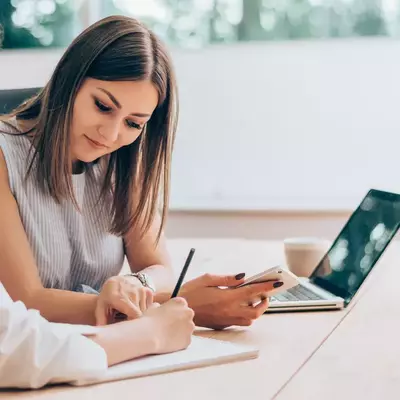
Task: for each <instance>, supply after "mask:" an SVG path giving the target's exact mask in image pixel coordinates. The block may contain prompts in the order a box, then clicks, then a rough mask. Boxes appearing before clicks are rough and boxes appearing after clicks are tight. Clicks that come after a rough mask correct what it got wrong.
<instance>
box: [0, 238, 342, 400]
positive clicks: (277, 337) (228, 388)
mask: <svg viewBox="0 0 400 400" xmlns="http://www.w3.org/2000/svg"><path fill="white" fill-rule="evenodd" d="M169 247H170V251H171V254H172V258H173V260H174V265H175V267H176V268H177V269H178V270H179V269H180V268H181V267H182V265H183V262H184V260H185V257H186V255H187V253H188V251H189V249H190V247H196V249H197V251H196V255H195V258H194V259H193V264H192V266H191V269H190V271H189V273H188V276H189V277H193V276H196V275H199V274H202V273H204V272H213V273H233V274H236V273H239V272H247V273H249V274H251V273H254V272H259V271H260V270H262V269H265V268H266V267H268V266H272V265H274V264H276V263H281V262H283V260H284V255H283V248H282V246H281V244H280V243H277V242H254V241H251V242H250V241H243V240H179V241H178V240H174V241H171V242H170V245H169ZM347 312H348V310H347V311H329V312H313V313H288V314H270V315H264V316H262V317H261V318H260V319H259V320H257V321H256V322H255V323H254V325H253V326H252V327H250V328H243V329H239V328H237V329H230V330H226V331H222V332H215V331H210V330H202V331H199V332H198V334H201V335H205V336H209V337H215V338H218V339H221V340H229V341H233V342H236V343H243V344H250V345H253V346H257V347H258V348H259V349H260V356H259V358H258V359H256V360H250V361H245V362H237V363H233V364H225V365H220V366H213V367H207V368H202V369H195V370H189V371H181V372H176V373H171V374H165V375H158V376H152V377H145V378H140V379H131V380H126V381H120V382H113V383H108V384H101V385H96V386H91V387H85V388H72V387H68V386H62V387H55V388H49V389H44V390H40V391H23V392H2V393H0V398H6V399H14V398H23V399H25V398H26V399H54V398H57V399H60V400H62V399H74V398H78V399H80V400H85V399H96V400H102V399H110V398H111V399H113V398H121V399H123V398H125V397H126V396H128V395H129V396H132V397H133V396H140V397H142V396H143V397H144V398H146V399H163V400H170V399H171V400H183V399H187V398H190V399H191V400H197V399H199V400H200V399H201V400H203V399H215V398H221V399H227V398H232V399H243V398H244V396H246V397H245V398H248V399H250V398H260V396H261V398H262V399H271V398H274V396H275V394H276V393H278V392H279V391H280V389H281V388H282V387H284V385H285V384H286V383H287V382H288V381H290V379H291V378H292V376H294V375H296V373H297V371H298V370H300V369H301V367H302V366H303V364H304V363H305V362H306V361H307V360H308V359H309V358H310V357H311V355H312V354H313V353H314V351H315V350H316V349H317V348H318V347H319V346H320V344H321V343H322V342H323V341H324V340H325V338H327V337H328V336H329V335H330V333H331V332H332V331H333V330H334V329H335V327H336V326H337V325H338V324H339V322H340V321H341V320H342V319H343V317H344V316H345V315H346V313H347ZM307 377H308V375H307V376H306V377H305V379H308V378H307ZM309 380H311V379H309ZM293 384H295V382H294V381H293ZM298 385H300V383H298ZM287 389H288V390H290V386H289V387H288V388H287ZM287 393H288V394H287V395H286V396H287V397H286V398H293V399H298V398H299V397H298V394H297V392H296V390H294V391H291V392H287ZM283 395H284V394H283V393H282V396H283ZM291 396H292V397H291ZM303 398H305V397H303ZM307 398H308V396H307Z"/></svg>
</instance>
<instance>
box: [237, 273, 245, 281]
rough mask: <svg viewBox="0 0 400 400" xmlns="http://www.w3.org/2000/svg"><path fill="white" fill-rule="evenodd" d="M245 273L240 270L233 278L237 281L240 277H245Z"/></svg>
mask: <svg viewBox="0 0 400 400" xmlns="http://www.w3.org/2000/svg"><path fill="white" fill-rule="evenodd" d="M245 275H246V274H245V273H244V272H242V273H241V274H237V275H236V276H235V279H236V280H237V281H240V280H241V279H243V278H244V277H245Z"/></svg>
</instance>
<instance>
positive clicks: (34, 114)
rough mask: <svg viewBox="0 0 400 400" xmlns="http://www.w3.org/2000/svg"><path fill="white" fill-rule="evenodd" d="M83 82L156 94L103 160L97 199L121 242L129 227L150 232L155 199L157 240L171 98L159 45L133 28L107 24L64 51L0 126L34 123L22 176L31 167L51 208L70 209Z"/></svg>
mask: <svg viewBox="0 0 400 400" xmlns="http://www.w3.org/2000/svg"><path fill="white" fill-rule="evenodd" d="M87 77H90V78H94V79H99V80H104V81H124V80H125V81H128V80H133V81H138V80H150V81H151V82H152V83H153V84H154V85H155V87H156V88H157V90H158V94H159V102H158V106H157V107H156V109H155V110H154V112H153V115H152V117H151V118H150V120H149V121H148V123H147V124H146V127H145V129H144V130H143V132H142V134H141V135H140V137H139V138H138V139H137V140H136V141H135V142H133V143H132V144H131V145H129V146H125V147H121V148H120V149H118V150H117V151H115V152H114V153H112V154H110V155H109V156H108V165H107V169H106V173H105V177H104V182H103V188H102V195H107V194H109V193H111V194H112V197H111V198H112V205H111V210H112V226H111V228H110V232H111V233H114V234H116V235H124V234H126V233H127V232H128V231H129V230H130V229H131V227H132V226H133V225H134V224H140V232H141V233H142V234H144V233H145V232H146V231H147V230H148V229H149V228H150V226H151V224H152V222H153V221H154V218H155V215H156V213H157V212H158V205H159V204H158V200H159V195H160V194H162V196H161V199H162V215H161V226H160V230H159V232H158V238H157V239H159V237H160V235H161V232H162V229H163V227H164V225H165V220H166V215H167V210H168V201H169V188H170V166H171V156H172V148H173V142H174V138H175V131H176V125H177V118H178V97H177V88H176V81H175V75H174V71H173V67H172V63H171V60H170V58H169V55H168V54H167V51H166V49H165V47H164V45H163V44H162V43H161V42H160V40H159V39H158V38H157V37H156V36H155V35H154V33H152V32H151V31H150V30H149V29H147V28H146V27H145V26H144V25H142V24H141V23H140V22H139V21H137V20H135V19H133V18H129V17H124V16H112V17H107V18H104V19H102V20H100V21H98V22H97V23H95V24H93V25H92V26H90V27H89V28H87V29H86V30H85V31H83V32H82V33H81V34H80V35H79V36H78V37H77V38H76V39H75V40H74V41H73V42H72V43H71V45H70V46H69V47H68V49H67V50H66V51H65V53H64V55H63V56H62V58H61V60H60V61H59V62H58V64H57V66H56V68H55V70H54V72H53V74H52V76H51V78H50V80H49V82H48V83H47V85H46V86H45V87H44V88H43V89H42V90H41V91H40V92H39V93H38V95H37V96H35V97H33V98H32V99H30V100H28V101H27V102H25V103H24V104H22V105H21V106H19V107H18V108H17V109H16V110H14V111H13V112H12V113H10V114H8V115H6V116H2V117H1V120H3V121H7V120H9V119H10V118H11V117H16V118H17V120H32V121H34V127H33V129H32V130H31V131H33V132H34V137H35V139H34V155H33V159H32V163H31V164H30V168H29V172H32V165H33V161H34V160H35V161H36V166H37V167H36V168H35V169H36V171H37V178H38V180H39V184H40V186H41V187H42V188H43V189H44V190H48V192H49V194H50V195H51V196H52V197H53V198H54V199H55V201H57V202H60V201H62V200H63V199H66V198H70V199H71V200H72V201H74V202H75V197H74V191H73V186H72V176H71V175H72V162H71V156H70V151H69V142H70V138H69V130H70V126H71V119H72V110H73V104H74V101H75V97H76V93H77V91H78V89H79V88H80V86H81V85H82V83H83V81H84V79H85V78H87ZM161 192H162V193H161ZM137 193H139V195H137ZM135 195H136V196H135Z"/></svg>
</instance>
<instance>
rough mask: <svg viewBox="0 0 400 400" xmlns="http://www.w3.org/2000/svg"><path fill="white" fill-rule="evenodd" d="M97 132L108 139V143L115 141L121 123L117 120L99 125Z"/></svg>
mask: <svg viewBox="0 0 400 400" xmlns="http://www.w3.org/2000/svg"><path fill="white" fill-rule="evenodd" d="M97 132H98V133H99V135H100V136H101V137H102V138H104V139H105V140H106V141H107V143H114V142H115V141H116V140H117V139H118V134H119V124H118V122H117V121H112V122H110V123H108V124H103V125H101V126H99V127H98V129H97Z"/></svg>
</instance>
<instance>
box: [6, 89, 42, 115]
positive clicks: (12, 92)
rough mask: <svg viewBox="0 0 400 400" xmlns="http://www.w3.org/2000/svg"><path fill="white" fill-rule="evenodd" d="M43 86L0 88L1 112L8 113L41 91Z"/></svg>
mask: <svg viewBox="0 0 400 400" xmlns="http://www.w3.org/2000/svg"><path fill="white" fill-rule="evenodd" d="M40 89H41V88H39V87H35V88H28V89H7V90H0V114H7V113H9V112H11V111H12V110H14V108H16V107H18V106H19V105H20V104H21V103H23V102H24V101H25V100H27V99H29V98H30V97H31V96H33V95H35V94H36V93H38V92H39V90H40Z"/></svg>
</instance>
